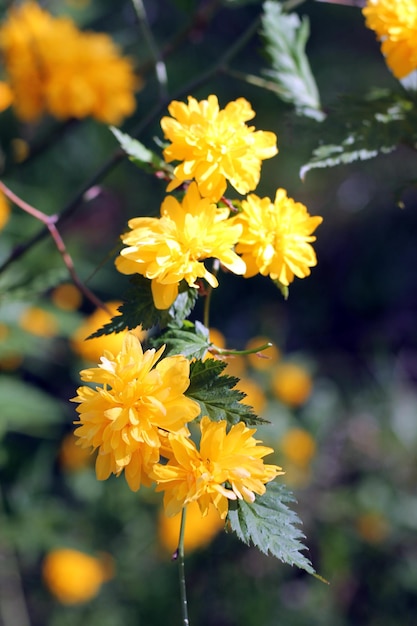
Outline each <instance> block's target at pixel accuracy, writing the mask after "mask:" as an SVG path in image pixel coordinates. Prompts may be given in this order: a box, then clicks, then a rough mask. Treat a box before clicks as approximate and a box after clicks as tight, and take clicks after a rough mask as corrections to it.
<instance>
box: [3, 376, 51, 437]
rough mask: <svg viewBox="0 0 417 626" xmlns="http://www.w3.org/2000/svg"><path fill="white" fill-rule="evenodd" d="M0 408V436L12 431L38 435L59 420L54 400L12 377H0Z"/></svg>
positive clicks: (42, 433)
mask: <svg viewBox="0 0 417 626" xmlns="http://www.w3.org/2000/svg"><path fill="white" fill-rule="evenodd" d="M0 406H1V411H0V435H2V434H4V433H5V432H7V431H12V432H18V433H25V434H30V435H39V436H42V435H44V432H45V428H47V427H49V426H50V425H51V424H53V423H56V422H59V421H60V420H61V419H62V406H61V404H60V403H59V402H58V401H57V400H56V399H55V398H53V397H52V396H50V395H49V394H47V393H45V392H44V391H41V390H40V389H38V388H37V387H34V386H33V385H30V384H28V383H26V382H23V381H21V380H19V379H18V378H14V377H13V376H7V375H3V376H0Z"/></svg>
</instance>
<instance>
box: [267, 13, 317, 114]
mask: <svg viewBox="0 0 417 626" xmlns="http://www.w3.org/2000/svg"><path fill="white" fill-rule="evenodd" d="M263 11H264V13H263V16H262V36H263V39H264V42H265V52H266V55H267V57H268V58H269V60H270V63H271V69H265V70H264V71H263V74H264V75H265V76H267V77H268V78H269V79H270V80H272V81H274V82H275V83H276V84H277V85H278V86H279V89H280V92H279V95H280V97H281V98H282V100H284V101H285V102H289V103H291V104H293V105H294V106H295V109H296V112H297V113H299V114H301V115H305V116H307V117H312V118H314V119H316V120H318V121H321V120H323V119H324V117H325V116H324V113H323V111H322V110H321V105H320V97H319V92H318V89H317V85H316V82H315V80H314V77H313V74H312V72H311V69H310V64H309V62H308V59H307V55H306V53H305V47H306V43H307V40H308V37H309V34H310V26H309V22H308V19H307V18H306V17H303V19H302V20H300V18H299V16H298V15H297V14H296V13H290V14H285V13H283V11H282V6H281V4H280V3H278V2H273V1H268V2H265V3H264V5H263Z"/></svg>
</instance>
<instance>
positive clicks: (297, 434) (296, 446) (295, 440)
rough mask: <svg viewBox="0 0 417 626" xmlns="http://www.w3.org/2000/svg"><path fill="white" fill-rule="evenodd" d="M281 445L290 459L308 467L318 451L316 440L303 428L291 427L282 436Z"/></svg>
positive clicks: (299, 465)
mask: <svg viewBox="0 0 417 626" xmlns="http://www.w3.org/2000/svg"><path fill="white" fill-rule="evenodd" d="M280 447H281V450H282V451H283V453H284V454H285V456H286V457H287V459H288V460H289V461H291V462H292V463H294V464H295V465H297V466H298V467H302V468H306V467H307V466H308V465H309V463H310V461H311V460H312V458H313V457H314V455H315V453H316V442H315V441H314V439H313V437H312V436H311V435H310V433H309V432H307V431H306V430H304V429H303V428H290V430H288V431H287V432H286V433H285V434H284V435H283V436H282V438H281V440H280Z"/></svg>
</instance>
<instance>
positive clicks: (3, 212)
mask: <svg viewBox="0 0 417 626" xmlns="http://www.w3.org/2000/svg"><path fill="white" fill-rule="evenodd" d="M9 217H10V204H9V202H8V200H7V198H6V196H5V195H4V193H2V192H1V191H0V230H1V229H2V228H4V227H5V226H6V224H7V222H8V221H9Z"/></svg>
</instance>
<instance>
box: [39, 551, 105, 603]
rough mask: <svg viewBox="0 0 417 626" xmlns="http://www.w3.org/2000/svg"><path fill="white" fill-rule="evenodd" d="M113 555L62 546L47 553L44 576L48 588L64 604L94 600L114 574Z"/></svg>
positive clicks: (43, 570)
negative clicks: (93, 553) (91, 552)
mask: <svg viewBox="0 0 417 626" xmlns="http://www.w3.org/2000/svg"><path fill="white" fill-rule="evenodd" d="M110 563H111V557H109V556H107V557H105V558H103V559H96V558H94V557H92V556H89V555H88V554H84V552H79V551H78V550H71V549H69V548H60V549H57V550H53V551H52V552H49V554H47V555H46V557H45V559H44V561H43V563H42V576H43V579H44V582H45V584H46V586H47V587H48V589H49V591H50V592H51V593H52V594H53V595H54V596H55V597H56V598H57V600H59V602H61V603H62V604H82V603H83V602H88V601H89V600H92V599H93V598H94V597H95V596H96V595H97V594H98V592H99V591H100V587H101V585H102V583H103V582H105V581H106V580H108V579H109V578H111V577H112V575H113V571H112V566H111V565H110Z"/></svg>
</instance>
